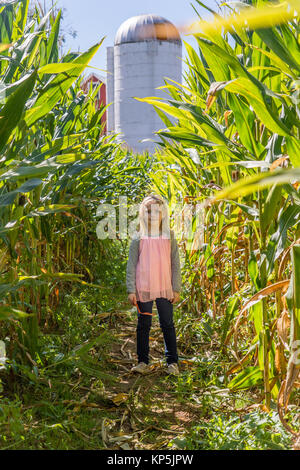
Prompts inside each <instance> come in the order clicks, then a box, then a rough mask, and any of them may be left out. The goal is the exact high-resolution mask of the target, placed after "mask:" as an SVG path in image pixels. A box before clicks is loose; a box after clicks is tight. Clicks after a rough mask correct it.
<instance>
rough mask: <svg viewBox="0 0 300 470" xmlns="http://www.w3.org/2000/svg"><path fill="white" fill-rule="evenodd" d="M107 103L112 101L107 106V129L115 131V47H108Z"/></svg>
mask: <svg viewBox="0 0 300 470" xmlns="http://www.w3.org/2000/svg"><path fill="white" fill-rule="evenodd" d="M106 69H107V72H108V73H107V80H106V103H107V104H109V103H112V104H111V105H110V106H109V107H108V108H107V131H108V132H113V131H114V129H115V113H114V95H115V93H114V48H113V47H107V48H106Z"/></svg>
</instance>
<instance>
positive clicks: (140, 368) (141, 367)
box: [131, 362, 151, 374]
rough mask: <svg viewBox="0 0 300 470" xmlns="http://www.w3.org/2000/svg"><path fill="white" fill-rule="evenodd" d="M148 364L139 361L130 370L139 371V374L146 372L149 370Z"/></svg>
mask: <svg viewBox="0 0 300 470" xmlns="http://www.w3.org/2000/svg"><path fill="white" fill-rule="evenodd" d="M150 370H151V369H150V366H149V364H145V362H139V363H138V365H137V366H134V367H132V369H131V371H132V372H139V373H140V374H147V373H148V372H150Z"/></svg>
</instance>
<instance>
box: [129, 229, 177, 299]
mask: <svg viewBox="0 0 300 470" xmlns="http://www.w3.org/2000/svg"><path fill="white" fill-rule="evenodd" d="M170 239H171V271H172V289H173V291H174V292H180V291H181V287H182V286H181V268H180V258H179V249H178V244H177V240H176V238H175V236H174V231H173V230H170ZM139 245H140V236H139V235H137V237H136V238H133V239H132V240H131V243H130V246H129V254H128V261H127V268H126V288H127V292H128V293H132V294H135V293H136V284H135V280H136V265H137V262H138V259H139Z"/></svg>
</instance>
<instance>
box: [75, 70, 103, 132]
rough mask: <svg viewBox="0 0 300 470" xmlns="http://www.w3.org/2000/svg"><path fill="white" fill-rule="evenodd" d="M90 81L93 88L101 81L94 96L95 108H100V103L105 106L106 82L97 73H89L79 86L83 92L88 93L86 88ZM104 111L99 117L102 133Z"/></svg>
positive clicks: (88, 86)
mask: <svg viewBox="0 0 300 470" xmlns="http://www.w3.org/2000/svg"><path fill="white" fill-rule="evenodd" d="M91 82H93V89H95V87H97V86H98V85H99V83H102V85H101V87H100V90H99V91H98V94H97V96H96V109H97V110H98V109H100V105H101V104H102V105H103V106H106V83H105V80H104V78H102V77H99V76H98V75H97V74H95V73H94V72H92V73H90V75H88V76H87V77H86V78H84V79H83V81H82V83H81V88H82V90H83V91H84V93H88V90H89V88H90V86H91ZM106 119H107V117H106V111H105V113H104V114H103V116H102V118H101V124H104V129H103V134H106Z"/></svg>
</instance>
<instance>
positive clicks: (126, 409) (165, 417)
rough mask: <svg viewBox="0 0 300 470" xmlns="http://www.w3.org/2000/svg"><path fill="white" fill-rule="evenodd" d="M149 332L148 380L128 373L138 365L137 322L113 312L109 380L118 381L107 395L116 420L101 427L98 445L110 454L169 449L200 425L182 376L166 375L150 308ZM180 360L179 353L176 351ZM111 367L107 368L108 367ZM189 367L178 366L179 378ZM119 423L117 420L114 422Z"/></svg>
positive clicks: (160, 336)
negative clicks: (101, 445) (188, 398)
mask: <svg viewBox="0 0 300 470" xmlns="http://www.w3.org/2000/svg"><path fill="white" fill-rule="evenodd" d="M153 313H154V314H155V315H154V316H153V317H152V327H151V331H150V365H151V368H152V371H151V372H150V374H147V375H140V374H138V373H135V372H131V370H130V369H131V367H132V366H133V365H134V364H136V363H137V355H136V322H137V320H136V317H135V318H134V315H132V311H128V312H127V313H126V311H123V312H120V313H118V312H115V313H114V315H113V317H114V321H113V322H111V332H113V335H114V338H115V341H114V342H113V343H112V345H111V347H110V357H109V359H108V362H109V363H110V364H111V367H110V369H111V370H112V375H114V376H115V377H116V378H117V381H116V383H115V384H113V385H109V387H107V389H106V396H107V397H108V398H109V399H110V400H111V401H112V403H113V404H114V405H115V407H113V408H110V411H112V412H116V414H117V416H116V414H115V413H113V414H114V415H115V417H114V418H112V419H110V418H107V419H104V420H103V421H102V440H103V443H104V445H105V446H107V448H109V449H120V448H122V449H128V450H129V449H168V448H170V447H168V443H169V442H170V440H171V439H173V438H175V437H176V436H178V437H180V436H182V434H183V432H184V431H186V430H187V429H188V428H189V427H190V426H191V425H192V424H193V425H195V424H196V423H197V422H198V419H199V408H198V407H197V406H195V405H193V404H191V403H188V401H186V402H185V400H184V395H183V394H181V393H180V390H181V388H182V387H181V388H179V383H180V381H181V382H182V379H181V378H180V377H182V375H181V376H178V377H176V376H170V375H167V374H166V365H165V363H164V362H163V359H164V342H163V334H162V331H161V328H160V325H159V320H158V318H157V312H156V308H155V307H153ZM178 354H180V348H179V347H178ZM108 366H109V364H108ZM187 367H189V365H188V364H186V363H184V362H182V361H179V369H180V372H181V374H184V373H185V369H186V368H187ZM116 418H117V419H116Z"/></svg>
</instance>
